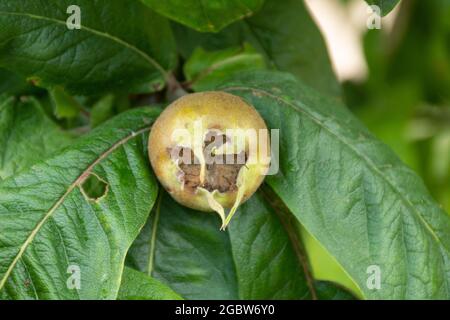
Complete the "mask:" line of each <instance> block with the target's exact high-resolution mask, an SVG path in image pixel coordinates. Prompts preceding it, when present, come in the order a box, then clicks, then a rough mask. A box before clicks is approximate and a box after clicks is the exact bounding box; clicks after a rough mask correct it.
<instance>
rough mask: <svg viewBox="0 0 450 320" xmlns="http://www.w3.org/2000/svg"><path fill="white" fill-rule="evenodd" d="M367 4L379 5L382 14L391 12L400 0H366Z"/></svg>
mask: <svg viewBox="0 0 450 320" xmlns="http://www.w3.org/2000/svg"><path fill="white" fill-rule="evenodd" d="M366 2H367V3H368V4H369V5H376V6H378V7H380V9H381V14H382V15H383V16H385V15H387V14H388V13H389V12H391V10H392V9H394V7H395V6H396V5H397V3H399V2H400V0H366Z"/></svg>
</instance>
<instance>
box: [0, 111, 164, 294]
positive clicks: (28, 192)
mask: <svg viewBox="0 0 450 320" xmlns="http://www.w3.org/2000/svg"><path fill="white" fill-rule="evenodd" d="M158 113H159V111H158V110H157V109H146V108H144V109H139V110H136V111H131V112H128V113H125V114H123V115H121V116H119V117H117V118H115V119H114V120H111V121H109V122H108V123H106V124H104V125H103V126H101V127H99V128H98V129H96V130H94V131H93V132H92V133H91V134H89V135H87V136H85V137H83V138H81V139H80V140H79V141H77V143H75V144H73V145H71V146H70V147H68V148H66V149H64V150H63V151H61V152H60V153H59V154H58V155H55V156H53V157H52V158H50V159H47V160H45V161H43V162H40V163H39V164H35V165H33V166H32V167H31V168H30V169H29V170H27V171H24V172H22V173H21V174H18V175H15V176H13V177H10V178H8V179H6V180H4V181H3V182H1V183H0V299H115V298H116V296H117V292H118V290H119V286H120V282H121V275H122V270H123V263H124V259H125V254H126V252H127V250H128V248H129V246H130V245H131V243H132V242H133V240H134V239H135V238H136V236H137V235H138V233H139V231H140V229H141V228H142V226H143V225H144V223H145V221H146V219H147V217H148V214H149V212H150V210H151V208H152V206H153V203H154V200H155V198H156V191H157V185H156V182H155V180H154V178H153V176H152V174H151V172H150V170H149V164H148V160H147V155H146V152H145V151H144V150H143V149H144V148H143V145H145V143H144V142H143V135H145V134H146V133H148V131H149V130H150V127H151V123H152V121H153V120H154V118H155V117H156V116H157V114H158ZM90 177H95V178H96V179H98V180H99V181H102V182H103V183H104V186H105V192H104V194H102V195H99V196H98V197H96V198H92V197H90V193H89V192H88V191H87V190H85V189H84V182H85V181H86V180H87V179H88V178H90Z"/></svg>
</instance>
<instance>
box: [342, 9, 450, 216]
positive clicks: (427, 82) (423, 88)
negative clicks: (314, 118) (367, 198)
mask: <svg viewBox="0 0 450 320" xmlns="http://www.w3.org/2000/svg"><path fill="white" fill-rule="evenodd" d="M364 49H365V55H366V58H367V62H368V67H369V76H368V78H367V79H366V81H364V82H362V83H346V84H345V85H344V88H345V98H346V100H347V104H348V105H349V107H350V108H352V109H353V111H354V112H355V113H356V114H357V116H359V117H360V119H362V121H364V122H365V124H366V125H367V126H368V127H369V128H370V130H371V131H372V132H373V133H375V134H376V135H377V136H378V137H379V138H381V139H382V140H383V141H384V142H385V143H387V144H388V145H390V146H391V147H392V148H393V149H394V150H395V151H396V152H397V153H398V154H399V156H400V157H401V158H402V159H403V161H405V162H406V163H407V164H408V165H409V166H410V167H412V168H413V169H414V170H416V171H417V172H418V173H419V174H421V176H422V177H423V179H424V180H425V183H426V184H427V186H428V187H429V189H430V190H431V192H432V194H433V196H434V197H435V198H436V199H437V200H438V201H439V202H440V203H441V204H442V205H443V206H444V207H445V209H446V210H447V211H448V212H450V1H448V0H428V1H419V0H405V1H402V2H401V4H400V8H399V12H398V16H397V17H396V21H395V24H394V27H393V29H392V31H391V32H389V33H388V32H386V30H383V28H382V29H381V30H370V31H368V32H367V33H366V35H365V37H364Z"/></svg>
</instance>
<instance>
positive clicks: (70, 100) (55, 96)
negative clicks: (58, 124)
mask: <svg viewBox="0 0 450 320" xmlns="http://www.w3.org/2000/svg"><path fill="white" fill-rule="evenodd" d="M49 93H50V97H51V99H52V103H53V108H54V112H55V115H56V117H57V118H58V119H63V118H68V119H71V118H75V117H77V116H78V114H79V113H80V111H81V109H82V107H81V105H80V103H79V102H78V101H77V100H76V99H75V98H74V97H73V96H72V95H70V94H68V93H67V92H66V91H65V90H64V88H62V87H60V86H56V87H54V88H52V89H51V90H49Z"/></svg>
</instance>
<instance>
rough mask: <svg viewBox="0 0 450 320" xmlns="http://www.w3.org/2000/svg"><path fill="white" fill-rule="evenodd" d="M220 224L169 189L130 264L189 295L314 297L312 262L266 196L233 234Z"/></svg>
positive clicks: (252, 203) (248, 209)
mask: <svg viewBox="0 0 450 320" xmlns="http://www.w3.org/2000/svg"><path fill="white" fill-rule="evenodd" d="M219 228H220V221H219V220H218V217H217V216H216V215H214V214H208V213H204V212H198V211H194V210H190V209H187V208H185V207H182V206H181V205H179V204H177V203H176V202H175V201H174V200H172V199H171V198H170V197H169V196H168V195H167V194H166V193H163V196H162V198H161V202H160V204H159V205H158V206H157V208H156V212H155V213H154V214H153V216H152V218H150V220H149V222H148V224H147V225H146V226H145V228H144V229H143V231H142V233H141V234H140V236H139V237H138V239H137V241H136V242H135V243H134V244H133V247H132V248H131V250H130V252H129V255H128V262H129V264H130V265H131V266H133V267H135V268H138V269H139V270H141V271H143V272H146V273H147V274H149V275H152V276H153V277H155V278H156V279H159V280H160V281H161V282H163V283H166V284H167V285H168V286H170V287H171V288H172V289H174V290H175V291H176V292H178V293H179V294H180V295H182V296H183V297H184V298H187V299H238V298H242V299H306V298H311V296H312V294H311V290H310V289H309V287H308V285H307V281H306V279H305V275H304V273H303V267H304V266H303V265H301V263H306V261H300V260H299V258H300V257H299V256H297V255H296V253H295V251H294V249H293V246H292V244H291V243H290V242H289V238H288V236H287V233H286V232H285V230H284V229H283V226H282V225H281V222H280V220H279V219H278V217H277V215H276V214H275V212H274V211H273V209H271V208H270V207H269V206H268V205H267V204H266V203H265V202H264V199H263V198H262V197H261V196H258V195H256V196H254V197H252V198H251V199H250V200H249V201H248V202H247V203H245V204H244V205H243V206H242V207H241V208H240V209H239V212H238V213H237V214H236V220H234V221H233V222H232V223H231V224H230V227H229V230H228V231H227V232H222V231H220V230H219ZM312 290H314V289H312Z"/></svg>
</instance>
